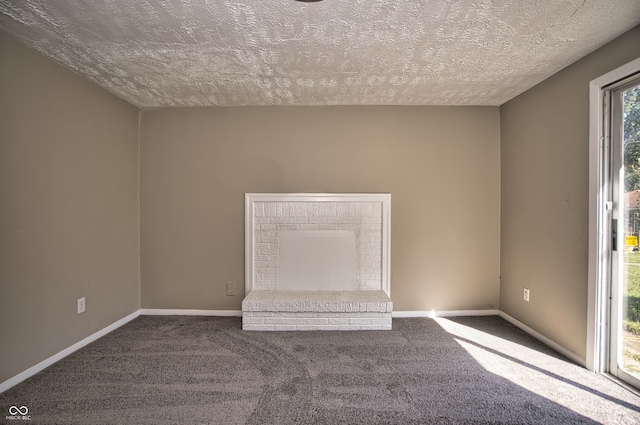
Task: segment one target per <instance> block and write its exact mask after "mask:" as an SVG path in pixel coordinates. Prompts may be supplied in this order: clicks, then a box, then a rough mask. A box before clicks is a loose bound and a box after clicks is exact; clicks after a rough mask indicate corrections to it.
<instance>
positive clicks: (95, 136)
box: [0, 33, 139, 382]
mask: <svg viewBox="0 0 640 425" xmlns="http://www.w3.org/2000/svg"><path fill="white" fill-rule="evenodd" d="M0 93H1V95H0V382H3V381H5V380H6V379H8V378H11V377H13V376H15V375H16V374H18V373H20V372H22V371H23V370H25V369H27V368H29V367H31V366H33V365H35V364H36V363H38V362H40V361H42V360H44V359H46V358H48V357H50V356H52V355H54V354H55V353H57V352H59V351H61V350H63V349H65V348H67V347H69V346H71V345H72V344H74V343H76V342H78V341H79V340H81V339H83V338H85V337H87V336H88V335H90V334H92V333H94V332H96V331H98V330H100V329H102V328H104V327H105V326H107V325H110V324H112V323H114V322H115V321H117V320H118V319H121V318H123V317H125V316H126V315H127V314H129V313H131V312H134V311H136V310H137V309H138V308H139V273H138V233H139V232H138V224H137V223H138V184H137V182H138V110H137V109H136V108H134V107H133V106H131V105H129V104H128V103H126V102H124V101H122V100H120V99H118V98H116V97H115V96H113V95H111V94H109V93H107V92H106V91H104V90H103V89H101V88H99V87H98V86H96V85H94V84H92V83H89V82H87V81H86V80H84V79H82V78H81V77H79V76H77V75H76V74H74V73H72V72H70V71H68V70H66V69H64V68H62V67H60V66H58V65H56V64H54V63H53V62H51V61H49V60H47V59H45V58H44V57H42V56H40V55H39V54H37V53H35V52H34V51H33V50H30V49H27V48H26V47H24V46H22V45H20V44H18V43H17V42H15V41H14V40H12V39H11V38H9V37H7V36H6V35H4V34H1V33H0ZM83 296H84V297H86V306H87V311H86V313H84V314H82V315H77V314H76V300H77V299H78V298H80V297H83Z"/></svg>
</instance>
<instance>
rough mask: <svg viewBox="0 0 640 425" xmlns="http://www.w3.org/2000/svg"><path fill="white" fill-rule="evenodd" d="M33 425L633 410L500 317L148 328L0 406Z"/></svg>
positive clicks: (463, 418)
mask: <svg viewBox="0 0 640 425" xmlns="http://www.w3.org/2000/svg"><path fill="white" fill-rule="evenodd" d="M14 405H15V406H27V407H28V409H29V415H31V421H30V423H33V424H41V423H42V424H154V425H158V424H294V423H295V424H332V425H336V424H403V425H404V424H471V423H473V424H498V423H500V424H575V423H581V424H582V423H584V424H595V423H605V424H640V398H639V397H637V396H636V395H634V394H633V393H631V392H629V391H627V390H626V389H624V388H622V387H621V386H619V385H617V384H616V383H614V382H612V381H610V380H608V379H606V378H605V377H603V376H600V375H596V374H593V373H590V372H588V371H587V370H585V369H583V368H581V367H579V366H576V365H574V364H572V363H570V362H568V361H566V360H564V359H563V358H562V357H561V356H559V355H558V354H556V353H555V352H553V351H552V350H550V349H549V348H547V347H546V346H544V345H542V344H541V343H539V342H538V341H536V340H534V339H532V338H531V337H529V336H528V335H526V334H525V333H523V332H522V331H520V330H519V329H517V328H515V327H514V326H512V325H511V324H509V323H508V322H506V321H504V320H502V319H501V318H499V317H476V318H456V319H436V320H433V319H394V320H393V330H392V331H349V332H323V331H317V332H248V331H242V330H241V320H240V319H239V318H211V317H176V316H173V317H159V316H143V317H139V318H137V319H136V320H134V321H132V322H131V323H129V324H127V325H125V326H123V327H121V328H120V329H118V330H116V331H114V332H112V333H111V334H109V335H107V336H105V337H103V338H101V339H100V340H98V341H96V342H94V343H92V344H90V345H88V346H87V347H85V348H83V349H81V350H79V351H77V352H76V353H74V354H72V355H70V356H69V357H67V358H65V359H63V360H62V361H60V362H58V363H56V364H55V365H53V366H51V367H49V368H48V369H46V370H44V371H42V372H41V373H39V374H37V375H36V376H34V377H32V378H30V379H28V380H27V381H25V382H23V383H21V384H19V385H17V386H16V387H14V388H11V389H9V390H8V391H6V392H5V393H3V394H0V408H2V409H3V410H4V411H5V413H4V414H3V415H2V416H0V420H1V421H4V422H2V423H13V424H16V423H25V422H22V421H17V420H14V421H11V420H8V419H6V418H5V415H7V413H6V412H7V409H8V408H9V407H10V406H14Z"/></svg>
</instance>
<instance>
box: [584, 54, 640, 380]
mask: <svg viewBox="0 0 640 425" xmlns="http://www.w3.org/2000/svg"><path fill="white" fill-rule="evenodd" d="M638 72H640V58H638V59H635V60H633V61H631V62H629V63H627V64H625V65H622V66H620V67H618V68H616V69H614V70H613V71H610V72H608V73H606V74H604V75H602V76H600V77H598V78H596V79H594V80H592V81H591V82H590V83H589V262H588V264H589V265H588V267H589V274H588V304H587V350H586V359H585V360H586V362H585V364H586V367H587V369H589V370H591V371H594V372H601V373H607V372H608V371H609V364H608V361H609V355H608V350H607V347H608V344H609V335H608V328H609V326H608V322H609V313H610V312H609V303H608V302H607V299H608V296H609V295H608V294H609V292H608V288H607V283H608V282H609V275H610V272H611V267H612V264H611V261H610V259H609V258H608V256H607V255H606V253H607V252H608V250H609V248H610V246H611V238H610V236H611V220H610V218H611V210H610V208H611V204H609V203H610V202H612V198H611V190H610V187H609V181H608V179H607V176H608V174H609V164H608V162H607V158H608V157H609V150H610V148H611V147H610V143H609V140H608V133H609V128H608V123H607V121H606V120H605V116H606V115H605V113H606V111H605V95H606V92H607V90H606V87H607V86H609V85H611V84H614V83H616V82H617V81H620V80H623V79H625V78H627V77H629V76H630V75H633V74H636V73H638Z"/></svg>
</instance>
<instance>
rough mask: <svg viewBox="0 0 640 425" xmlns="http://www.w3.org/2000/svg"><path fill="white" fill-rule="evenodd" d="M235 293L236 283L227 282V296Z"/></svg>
mask: <svg viewBox="0 0 640 425" xmlns="http://www.w3.org/2000/svg"><path fill="white" fill-rule="evenodd" d="M235 294H236V283H235V282H227V296H230V297H232V296H234V295H235Z"/></svg>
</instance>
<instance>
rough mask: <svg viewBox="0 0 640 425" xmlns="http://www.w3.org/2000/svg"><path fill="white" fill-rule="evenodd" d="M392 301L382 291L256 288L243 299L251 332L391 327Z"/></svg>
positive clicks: (244, 323)
mask: <svg viewBox="0 0 640 425" xmlns="http://www.w3.org/2000/svg"><path fill="white" fill-rule="evenodd" d="M392 310H393V304H392V303H391V300H390V299H389V297H388V296H387V294H385V293H384V292H382V291H277V290H263V291H260V290H255V291H251V292H250V293H249V295H247V297H246V298H245V299H244V301H242V328H243V329H245V330H249V331H296V330H297V331H307V330H339V331H346V330H365V329H366V330H374V329H377V330H388V329H391V312H392Z"/></svg>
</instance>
